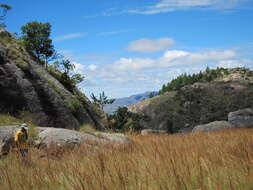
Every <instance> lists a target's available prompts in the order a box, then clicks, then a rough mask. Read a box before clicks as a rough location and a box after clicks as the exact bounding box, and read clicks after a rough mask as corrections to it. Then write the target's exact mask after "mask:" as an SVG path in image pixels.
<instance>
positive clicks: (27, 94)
mask: <svg viewBox="0 0 253 190" xmlns="http://www.w3.org/2000/svg"><path fill="white" fill-rule="evenodd" d="M20 112H28V113H31V114H32V117H33V119H34V122H35V123H36V124H37V125H40V126H47V127H56V128H68V129H78V128H79V127H80V125H82V124H90V125H92V126H94V127H95V128H97V129H100V130H101V129H104V127H105V122H104V121H103V113H102V112H101V111H99V110H97V108H95V107H94V106H92V105H91V103H90V101H89V100H88V98H86V97H85V96H84V95H83V94H82V93H81V92H80V91H79V90H77V89H73V90H72V91H70V90H69V89H67V88H66V87H65V86H64V85H63V84H62V83H61V82H59V81H58V80H57V79H55V78H54V77H53V76H52V75H51V74H50V73H49V72H48V71H46V70H45V69H44V67H43V66H41V65H39V64H38V63H37V62H36V61H35V59H33V58H32V57H31V56H30V55H29V54H28V52H27V51H26V50H25V48H24V47H23V46H22V45H21V44H20V42H19V41H18V40H17V39H15V38H14V37H13V36H12V35H11V34H9V33H8V32H1V33H0V114H1V113H9V114H11V115H17V114H20Z"/></svg>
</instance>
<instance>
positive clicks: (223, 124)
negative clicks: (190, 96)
mask: <svg viewBox="0 0 253 190" xmlns="http://www.w3.org/2000/svg"><path fill="white" fill-rule="evenodd" d="M231 128H234V127H233V125H231V124H230V123H229V122H227V121H214V122H212V123H208V124H204V125H198V126H196V127H194V128H193V130H192V132H209V131H218V130H223V129H231Z"/></svg>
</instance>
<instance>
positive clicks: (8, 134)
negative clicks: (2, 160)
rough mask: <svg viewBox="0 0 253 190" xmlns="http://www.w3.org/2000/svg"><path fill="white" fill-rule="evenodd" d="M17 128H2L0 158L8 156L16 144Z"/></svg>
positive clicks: (0, 132) (0, 133) (0, 128)
mask: <svg viewBox="0 0 253 190" xmlns="http://www.w3.org/2000/svg"><path fill="white" fill-rule="evenodd" d="M17 130H18V127H17V126H5V127H0V156H1V155H5V154H8V152H9V151H10V149H11V147H12V146H13V143H14V135H15V133H16V131H17Z"/></svg>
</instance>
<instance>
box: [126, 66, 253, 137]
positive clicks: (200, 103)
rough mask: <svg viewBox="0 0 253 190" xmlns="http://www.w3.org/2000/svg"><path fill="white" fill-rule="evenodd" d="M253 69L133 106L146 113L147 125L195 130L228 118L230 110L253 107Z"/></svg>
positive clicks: (238, 71)
mask: <svg viewBox="0 0 253 190" xmlns="http://www.w3.org/2000/svg"><path fill="white" fill-rule="evenodd" d="M252 81H253V72H252V71H250V70H247V69H244V68H237V69H230V70H228V73H227V74H226V75H222V76H220V77H217V78H215V79H214V80H212V81H210V82H197V83H194V84H192V85H186V86H183V87H181V88H180V89H179V90H174V91H168V92H165V93H164V94H161V95H159V96H156V97H154V98H152V99H147V100H144V101H142V102H141V103H139V104H136V105H133V106H130V107H129V110H130V111H132V112H135V113H139V114H142V115H145V116H146V118H149V119H148V120H146V121H145V120H143V121H142V123H141V125H142V127H143V128H153V129H164V130H167V131H168V132H171V133H175V132H180V131H183V132H187V131H191V130H192V129H193V127H194V126H195V125H198V124H205V123H209V122H212V121H221V120H227V115H228V113H229V112H232V111H236V110H239V109H243V108H247V107H253V88H252Z"/></svg>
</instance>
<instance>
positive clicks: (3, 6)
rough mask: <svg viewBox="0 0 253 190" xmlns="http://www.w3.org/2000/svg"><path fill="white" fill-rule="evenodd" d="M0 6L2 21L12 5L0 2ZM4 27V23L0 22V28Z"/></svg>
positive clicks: (0, 19) (0, 18)
mask: <svg viewBox="0 0 253 190" xmlns="http://www.w3.org/2000/svg"><path fill="white" fill-rule="evenodd" d="M0 8H1V13H0V21H2V20H4V19H5V16H6V14H7V12H8V11H9V10H11V8H12V7H11V6H9V5H6V4H0ZM4 27H5V25H4V23H0V28H4Z"/></svg>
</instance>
